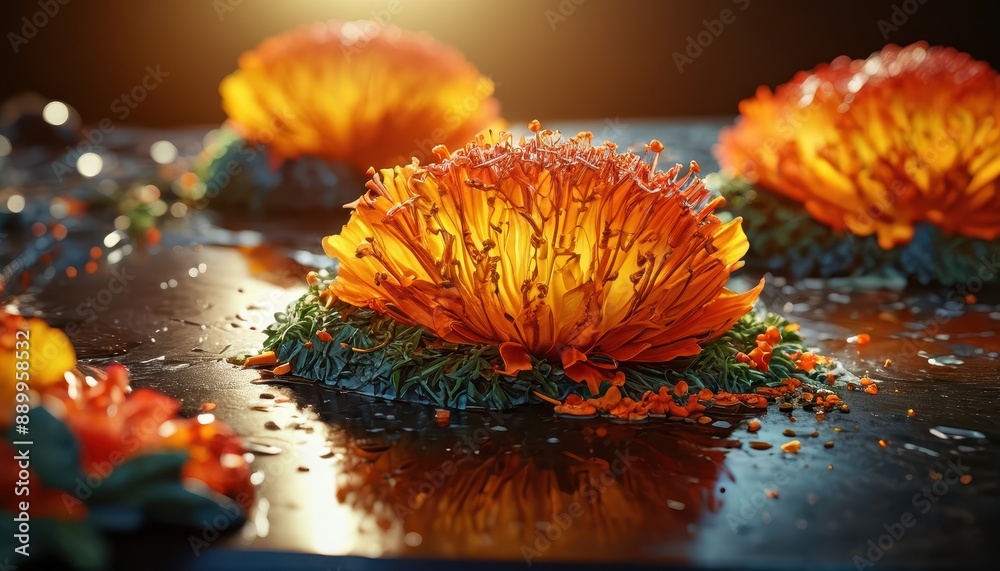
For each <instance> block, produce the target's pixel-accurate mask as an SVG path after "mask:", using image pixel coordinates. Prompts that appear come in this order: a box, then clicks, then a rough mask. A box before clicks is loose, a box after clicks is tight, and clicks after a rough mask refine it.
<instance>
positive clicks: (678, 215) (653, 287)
mask: <svg viewBox="0 0 1000 571" xmlns="http://www.w3.org/2000/svg"><path fill="white" fill-rule="evenodd" d="M531 129H532V130H533V131H535V136H534V137H533V138H530V139H529V140H527V141H524V140H523V139H522V140H521V142H520V143H518V144H514V143H513V142H512V137H511V136H510V135H509V134H502V135H500V136H499V137H498V138H497V139H496V140H491V139H490V138H488V137H486V136H480V137H477V139H476V141H475V142H474V143H470V144H469V145H467V146H466V147H465V148H464V149H461V150H458V151H456V152H455V153H454V154H449V153H448V151H447V149H444V148H439V149H438V153H439V155H438V156H439V159H438V162H437V163H436V164H430V165H427V166H420V165H418V164H417V163H413V164H410V165H407V166H403V167H397V168H395V169H394V170H388V169H387V170H383V171H382V172H381V175H379V174H373V178H372V180H371V181H370V182H369V183H368V185H367V187H368V192H367V193H366V194H365V195H364V196H362V197H361V198H359V199H358V200H357V201H356V202H355V203H354V204H353V205H351V206H352V207H353V209H354V211H353V213H352V215H351V219H350V222H349V223H348V224H347V225H346V226H344V228H343V230H342V231H341V233H340V234H338V235H335V236H328V237H326V238H325V239H324V240H323V248H324V250H325V251H326V253H327V254H328V255H330V256H331V257H334V258H336V259H337V260H339V262H340V266H339V275H338V277H337V278H336V279H335V280H334V281H333V282H332V284H331V285H330V290H331V291H332V293H333V295H335V296H336V297H338V298H339V299H341V300H343V301H345V302H347V303H350V304H352V305H355V306H368V307H371V308H373V309H376V310H378V311H380V312H383V313H385V314H388V315H389V316H391V317H392V318H394V319H395V320H397V321H400V322H403V323H408V324H414V325H419V326H421V327H423V328H425V329H427V330H429V331H431V332H433V333H434V334H435V335H437V336H438V337H440V338H441V339H443V340H444V341H447V342H452V343H469V344H495V345H498V346H499V348H500V355H501V357H502V358H503V360H504V364H505V369H504V370H503V371H502V373H504V374H509V375H513V374H516V373H517V372H519V371H522V370H527V369H530V368H531V367H532V361H533V359H547V360H550V361H553V362H558V363H561V364H562V367H563V369H564V370H565V372H566V374H567V376H568V377H570V378H572V379H574V380H576V381H579V382H586V383H587V384H588V386H589V388H590V391H591V393H593V394H597V393H598V389H599V387H600V383H601V382H602V381H611V382H612V384H615V385H618V384H621V383H622V382H624V375H623V373H621V372H620V371H619V370H618V363H619V362H624V361H632V362H647V363H650V362H652V363H660V362H667V361H671V360H673V359H676V358H678V357H687V356H692V355H696V354H698V353H699V352H700V350H701V346H702V344H704V343H706V342H709V341H712V340H714V339H716V338H717V337H719V336H720V335H722V334H723V333H725V332H726V331H727V330H729V329H730V327H731V326H732V325H733V323H734V322H735V321H736V320H737V319H739V318H740V317H741V316H743V315H744V314H746V313H747V311H749V310H750V308H751V306H752V305H753V303H754V301H755V300H756V299H757V296H758V294H759V292H760V288H761V286H762V285H763V282H761V284H759V285H758V286H757V287H755V288H753V289H751V290H750V291H748V292H746V293H742V294H737V293H733V292H731V291H729V290H727V289H726V288H725V285H726V282H727V281H728V280H729V275H730V273H731V272H732V271H733V270H735V269H737V268H739V267H740V266H742V261H740V258H741V257H742V256H743V254H744V253H745V252H746V251H747V241H746V237H745V236H744V235H743V231H742V230H741V228H740V222H741V221H740V220H739V219H737V220H734V221H732V222H729V223H723V222H721V221H720V220H719V219H718V218H716V217H715V215H713V214H712V212H713V210H714V209H715V208H716V207H717V206H719V205H720V204H721V202H722V200H721V199H719V198H717V199H714V200H713V199H712V197H711V194H710V192H709V190H708V189H706V188H705V186H704V185H703V184H702V182H701V180H699V179H698V178H697V177H695V176H694V173H696V172H697V171H698V167H697V165H696V164H692V169H691V171H689V172H688V173H687V174H686V175H684V176H680V169H681V167H680V165H677V166H675V167H674V168H671V169H670V170H668V171H667V172H662V171H657V170H656V162H657V158H658V156H659V152H660V151H661V150H662V149H663V146H662V145H661V144H660V143H659V142H657V141H653V142H652V143H650V145H649V146H648V149H649V152H647V157H648V158H649V159H651V160H650V161H649V162H648V163H647V162H646V161H644V160H643V158H642V157H639V156H637V155H635V154H633V153H631V152H629V153H625V154H618V153H617V152H616V148H615V146H614V145H613V144H611V143H605V144H604V145H601V146H597V147H594V146H592V145H591V135H590V134H589V133H581V134H580V135H578V136H576V137H573V138H571V139H569V140H568V141H561V140H560V137H559V134H558V133H552V132H550V131H541V130H540V126H539V125H538V123H537V122H532V124H531Z"/></svg>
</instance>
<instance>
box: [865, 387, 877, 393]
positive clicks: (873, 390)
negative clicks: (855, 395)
mask: <svg viewBox="0 0 1000 571" xmlns="http://www.w3.org/2000/svg"><path fill="white" fill-rule="evenodd" d="M865 392H866V393H867V394H870V395H877V394H878V385H868V386H867V387H865Z"/></svg>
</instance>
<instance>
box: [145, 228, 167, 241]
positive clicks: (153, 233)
mask: <svg viewBox="0 0 1000 571" xmlns="http://www.w3.org/2000/svg"><path fill="white" fill-rule="evenodd" d="M162 237H163V236H162V235H161V234H160V230H159V229H158V228H150V229H149V230H146V242H149V243H150V244H159V243H160V239H161V238H162Z"/></svg>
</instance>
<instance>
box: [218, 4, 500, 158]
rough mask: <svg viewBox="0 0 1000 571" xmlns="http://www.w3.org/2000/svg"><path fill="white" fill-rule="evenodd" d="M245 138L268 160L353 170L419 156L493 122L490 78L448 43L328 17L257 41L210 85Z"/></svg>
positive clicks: (466, 137)
mask: <svg viewBox="0 0 1000 571" xmlns="http://www.w3.org/2000/svg"><path fill="white" fill-rule="evenodd" d="M220 91H221V93H222V105H223V108H224V109H225V111H226V113H227V114H228V115H229V117H230V119H231V120H232V121H233V123H234V124H235V126H236V127H237V129H238V130H239V131H240V132H241V133H242V134H243V135H244V136H245V137H247V139H249V140H250V141H253V142H262V143H265V144H267V145H268V147H269V148H270V150H271V151H272V153H273V154H274V155H276V156H278V157H288V158H297V157H300V156H303V155H312V156H318V157H322V158H326V159H330V160H337V161H345V162H348V163H350V164H351V165H353V166H354V167H355V168H357V169H358V171H359V172H363V171H365V170H366V169H368V168H369V167H372V166H374V167H377V168H384V167H391V166H393V165H396V164H402V163H405V162H409V160H410V157H411V156H417V157H419V158H420V159H421V160H426V159H428V158H429V155H430V152H431V148H433V147H434V146H435V145H437V144H448V145H455V144H462V143H465V142H466V141H468V140H470V139H471V138H472V137H473V136H474V135H475V134H476V133H478V132H480V131H482V130H484V129H486V128H490V127H497V126H500V120H499V117H498V111H499V105H498V103H497V101H496V100H495V99H494V98H493V97H492V94H493V82H492V81H491V80H490V79H489V78H487V77H484V76H482V75H480V74H479V72H478V71H477V70H476V68H475V67H474V66H473V65H472V64H471V63H469V62H468V61H466V60H465V58H464V57H463V56H462V54H461V53H459V52H458V51H457V50H455V49H454V48H451V47H449V46H446V45H443V44H440V43H438V42H436V41H434V40H433V39H431V38H430V37H428V36H425V35H415V34H410V33H405V32H403V31H401V30H400V29H399V28H396V27H394V26H389V27H385V28H380V29H378V30H377V31H371V30H368V29H367V28H366V27H365V26H364V24H363V23H358V22H339V21H336V20H331V21H330V22H327V23H325V24H314V25H309V26H302V27H299V28H297V29H295V30H293V31H291V32H288V33H286V34H282V35H279V36H275V37H272V38H269V39H267V40H265V41H264V42H263V43H262V44H261V45H260V46H258V47H257V49H255V50H254V51H250V52H247V53H245V54H243V56H241V58H240V61H239V70H238V71H236V72H235V73H233V74H232V75H230V76H228V77H227V78H226V79H225V80H223V82H222V85H221V86H220Z"/></svg>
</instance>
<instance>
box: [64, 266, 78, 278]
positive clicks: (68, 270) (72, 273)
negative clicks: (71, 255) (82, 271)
mask: <svg viewBox="0 0 1000 571" xmlns="http://www.w3.org/2000/svg"><path fill="white" fill-rule="evenodd" d="M66 276H67V277H70V278H75V277H76V268H74V267H73V266H70V267H68V268H66Z"/></svg>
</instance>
